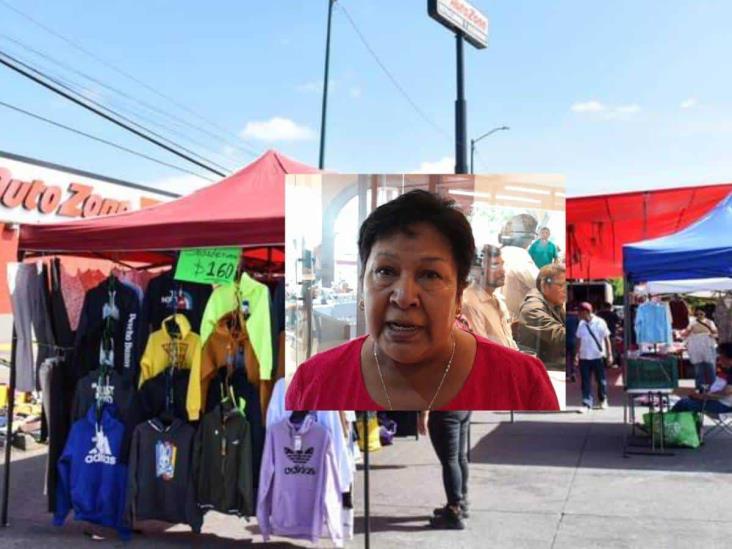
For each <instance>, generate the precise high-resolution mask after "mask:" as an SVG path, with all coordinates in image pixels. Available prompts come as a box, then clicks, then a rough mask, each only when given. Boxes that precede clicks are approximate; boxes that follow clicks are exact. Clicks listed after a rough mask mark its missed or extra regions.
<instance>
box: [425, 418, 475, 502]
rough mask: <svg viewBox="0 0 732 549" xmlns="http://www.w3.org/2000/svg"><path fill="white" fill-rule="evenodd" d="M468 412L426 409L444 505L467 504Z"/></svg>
mask: <svg viewBox="0 0 732 549" xmlns="http://www.w3.org/2000/svg"><path fill="white" fill-rule="evenodd" d="M470 415H471V414H470V412H430V415H429V421H428V428H429V432H430V441H431V442H432V447H433V448H434V449H435V453H436V454H437V458H438V459H439V460H440V464H441V465H442V482H443V484H444V486H445V494H446V495H447V503H448V505H459V504H461V503H462V504H463V505H467V500H468V424H469V422H470Z"/></svg>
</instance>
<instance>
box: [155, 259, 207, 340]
mask: <svg viewBox="0 0 732 549" xmlns="http://www.w3.org/2000/svg"><path fill="white" fill-rule="evenodd" d="M211 292H212V288H211V286H210V285H208V284H196V283H194V282H182V281H179V280H175V279H174V278H173V271H172V270H171V271H167V272H165V273H163V274H161V275H158V276H156V277H155V278H153V279H152V280H150V282H149V284H148V286H147V291H146V292H145V299H144V301H143V305H142V318H143V324H144V331H145V332H146V333H149V332H154V331H156V330H159V329H160V327H161V325H162V322H163V320H165V319H166V318H167V317H168V316H170V315H172V314H175V313H180V314H182V315H185V317H186V318H187V319H188V322H190V324H191V329H192V330H193V331H194V332H196V333H197V334H199V333H201V318H203V311H204V309H205V308H206V303H208V298H209V297H210V296H211Z"/></svg>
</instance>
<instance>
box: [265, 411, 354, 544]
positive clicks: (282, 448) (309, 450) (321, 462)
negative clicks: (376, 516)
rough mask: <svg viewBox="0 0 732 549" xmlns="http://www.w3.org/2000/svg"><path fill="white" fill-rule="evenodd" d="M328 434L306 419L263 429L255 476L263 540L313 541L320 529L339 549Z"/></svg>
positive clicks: (340, 541) (340, 535)
mask: <svg viewBox="0 0 732 549" xmlns="http://www.w3.org/2000/svg"><path fill="white" fill-rule="evenodd" d="M337 478H338V473H337V471H336V460H335V455H334V452H333V445H332V443H331V439H330V435H329V434H328V431H327V430H326V429H325V427H323V426H321V425H318V424H317V423H316V422H315V421H314V420H313V418H312V417H311V416H310V415H307V416H306V417H305V419H304V420H303V422H302V424H301V425H299V426H296V425H294V424H292V423H291V422H290V420H289V419H287V420H284V421H281V422H280V423H277V424H275V425H273V426H272V427H270V428H269V429H268V430H267V441H266V442H265V445H264V456H263V458H262V470H261V473H260V486H259V497H258V501H257V521H258V522H259V528H260V530H261V531H262V536H263V538H264V541H265V542H266V541H269V538H270V536H271V535H277V536H286V537H291V538H298V539H306V540H309V541H311V542H312V543H318V541H319V539H320V536H321V534H322V533H323V532H324V527H325V528H326V529H327V531H328V533H329V534H330V537H331V539H332V540H333V543H335V545H336V547H343V525H342V524H341V494H340V491H339V490H338V485H337Z"/></svg>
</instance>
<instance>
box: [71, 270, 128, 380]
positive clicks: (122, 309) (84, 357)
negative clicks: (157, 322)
mask: <svg viewBox="0 0 732 549" xmlns="http://www.w3.org/2000/svg"><path fill="white" fill-rule="evenodd" d="M110 294H111V296H112V302H113V306H111V307H110V305H109V301H110ZM107 317H111V318H113V319H114V320H113V322H112V324H113V334H112V338H113V341H114V347H113V349H114V353H113V361H114V367H115V369H116V370H117V371H118V372H119V373H121V374H122V375H123V376H124V377H125V378H126V379H128V380H129V381H131V382H132V383H135V382H136V380H137V366H138V362H139V354H140V353H139V346H138V337H137V335H138V328H139V320H140V318H139V317H140V302H139V300H138V298H137V294H136V293H135V291H134V290H133V289H132V288H130V287H128V286H126V285H124V284H122V283H121V282H120V281H119V280H117V279H116V278H115V277H109V278H107V279H105V280H104V281H103V282H102V283H101V284H99V285H98V286H96V287H94V288H92V289H91V290H89V291H88V292H87V294H86V296H85V298H84V305H83V307H82V310H81V318H80V319H79V327H78V329H77V331H76V340H75V343H74V348H75V363H76V364H75V366H76V371H77V375H78V378H81V377H83V376H85V375H86V374H87V373H89V372H90V371H92V370H96V369H97V368H98V367H99V356H100V349H101V341H102V333H103V330H104V326H105V323H106V320H105V319H106V318H107Z"/></svg>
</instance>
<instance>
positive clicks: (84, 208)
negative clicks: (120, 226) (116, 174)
mask: <svg viewBox="0 0 732 549" xmlns="http://www.w3.org/2000/svg"><path fill="white" fill-rule="evenodd" d="M0 206H1V207H0V218H6V217H9V218H10V219H13V218H15V217H17V216H16V215H13V210H15V211H17V212H18V213H19V214H22V213H23V211H25V212H28V213H31V212H37V213H38V214H41V215H43V216H46V215H54V214H55V215H56V216H60V217H94V216H97V215H109V214H115V213H121V212H126V211H128V210H130V209H131V204H130V202H129V201H127V200H115V199H112V198H105V197H103V196H101V195H99V194H97V193H95V192H94V187H92V186H91V185H85V184H83V183H74V182H71V183H69V184H68V186H66V187H65V188H64V187H62V186H60V185H47V184H46V183H44V182H43V181H42V180H40V179H33V180H31V181H23V180H21V179H14V178H13V175H12V173H11V172H10V170H8V169H7V168H4V167H2V166H0ZM6 209H7V210H10V212H7V211H3V210H6Z"/></svg>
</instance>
